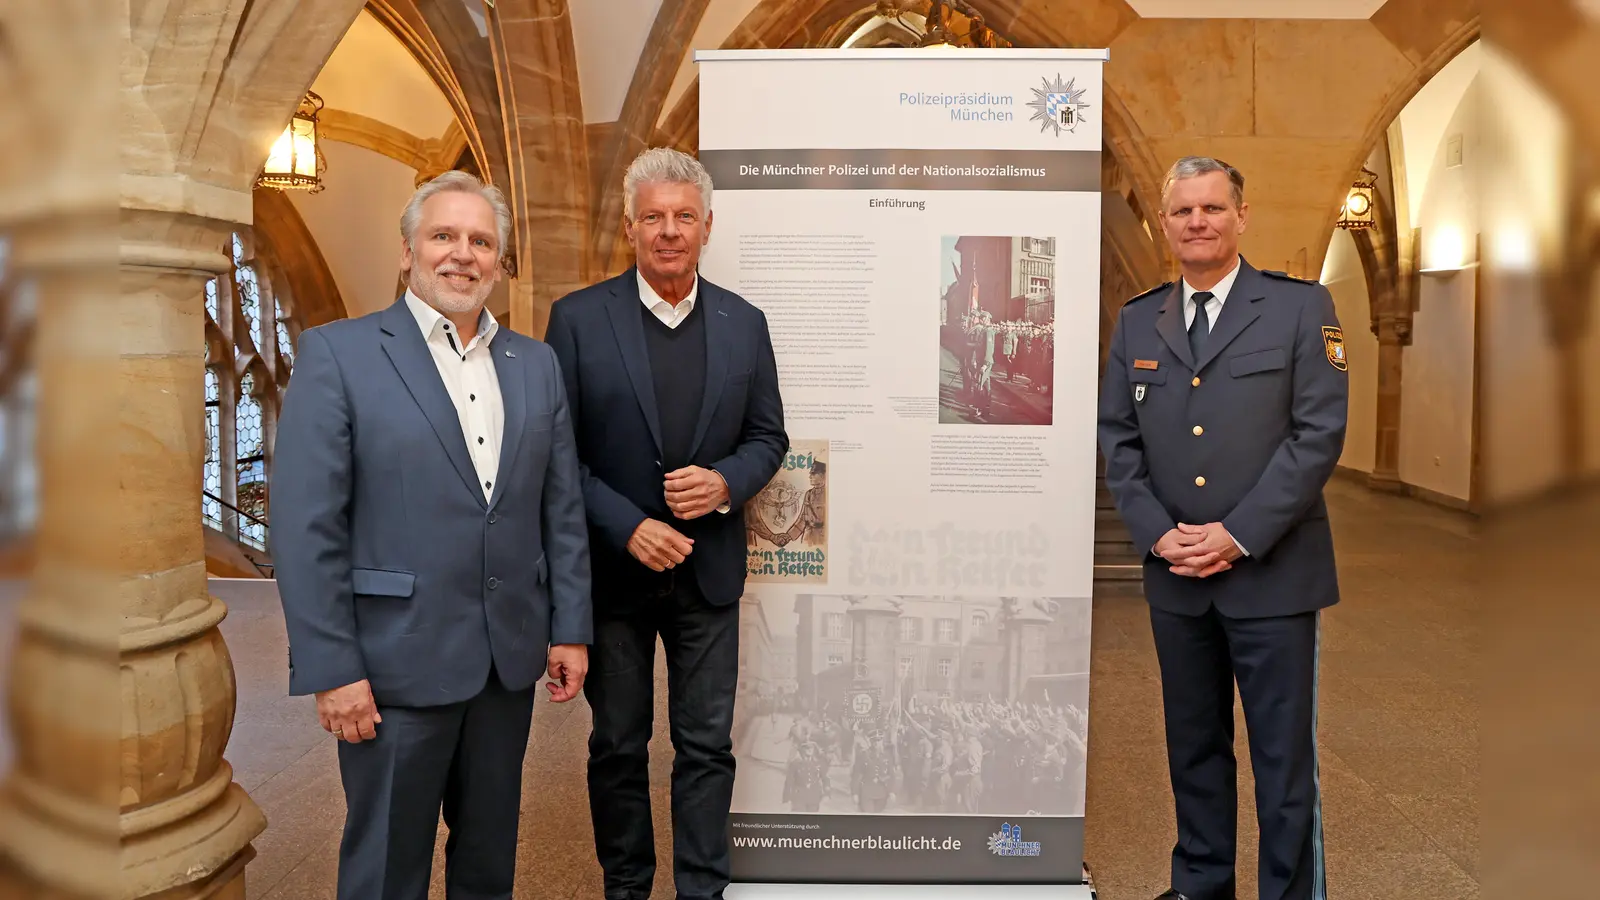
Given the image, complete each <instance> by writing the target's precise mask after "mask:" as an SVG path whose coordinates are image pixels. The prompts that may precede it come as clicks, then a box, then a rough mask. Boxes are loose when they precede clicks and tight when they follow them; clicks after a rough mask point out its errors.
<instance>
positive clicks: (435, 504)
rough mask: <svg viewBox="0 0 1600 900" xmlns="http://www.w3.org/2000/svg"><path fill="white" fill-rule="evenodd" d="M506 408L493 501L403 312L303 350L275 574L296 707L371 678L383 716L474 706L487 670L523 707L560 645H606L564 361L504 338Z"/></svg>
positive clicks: (293, 394) (350, 325) (367, 319)
mask: <svg viewBox="0 0 1600 900" xmlns="http://www.w3.org/2000/svg"><path fill="white" fill-rule="evenodd" d="M489 352H490V353H491V354H492V355H493V357H494V367H495V373H496V375H497V377H498V379H499V381H500V394H501V398H502V401H503V403H504V406H505V426H504V431H503V437H502V440H501V450H500V471H499V475H498V476H497V477H496V478H495V481H494V491H493V494H492V496H491V497H490V498H489V500H488V501H487V502H485V500H484V497H483V487H482V485H481V484H480V483H479V482H478V477H477V473H476V471H475V470H474V469H473V466H472V459H471V456H470V455H469V454H468V451H467V443H466V438H465V437H463V435H462V433H461V424H460V419H459V417H458V416H457V414H456V409H455V406H454V404H452V403H451V401H450V395H449V394H448V393H447V392H446V391H445V387H444V381H443V380H442V379H440V377H439V370H438V367H437V366H436V365H435V363H434V361H433V357H432V355H431V354H430V353H429V352H428V347H427V343H426V341H425V340H424V338H423V336H422V331H421V329H419V328H418V327H417V321H416V319H415V318H414V317H413V316H412V315H411V311H410V310H409V309H408V308H407V307H406V304H405V298H404V297H402V298H401V299H400V300H399V301H397V302H396V303H395V304H394V305H393V306H390V307H389V308H388V309H385V310H382V311H380V312H376V313H372V314H370V315H366V316H362V317H360V318H358V319H345V320H341V321H337V322H330V323H329V324H327V325H323V326H320V327H317V328H312V329H308V330H306V331H305V332H303V333H302V334H301V335H300V346H299V353H298V355H297V356H296V358H295V366H294V375H293V377H291V378H290V379H289V388H288V391H287V393H286V394H285V395H284V400H283V411H282V413H281V414H280V415H279V418H278V438H277V443H276V445H275V448H274V459H273V471H272V532H271V534H272V538H271V541H272V557H273V562H274V563H275V565H276V574H277V578H278V593H279V595H280V597H281V598H282V602H283V612H284V619H285V620H286V622H287V625H288V632H289V692H290V693H291V694H309V693H314V692H316V691H322V690H327V689H330V688H335V687H340V686H342V685H346V684H350V683H353V682H356V681H359V680H361V679H363V678H365V679H368V680H369V681H370V682H371V684H372V693H373V696H374V698H375V699H376V700H377V701H378V703H379V704H388V705H395V706H434V705H440V704H446V703H454V702H458V701H463V700H468V699H471V698H472V697H473V696H475V695H476V694H477V693H478V692H479V691H481V690H482V689H483V687H484V685H485V684H486V683H487V681H488V676H489V671H490V665H491V663H492V664H493V666H494V670H495V671H496V672H497V673H498V675H499V677H500V679H501V681H502V682H503V683H504V684H505V686H506V687H508V688H510V689H512V690H520V689H522V688H525V687H528V686H529V685H531V684H533V683H534V682H535V681H537V680H538V679H539V677H540V675H542V674H543V673H544V671H545V669H546V666H547V658H548V651H549V647H550V645H551V644H587V643H590V641H591V640H592V635H593V627H594V625H593V610H592V608H591V605H590V597H589V552H588V535H587V532H586V529H585V528H584V524H583V523H584V514H583V495H582V491H581V487H580V485H579V482H578V457H577V451H576V448H575V446H574V442H573V437H572V420H571V417H570V414H569V411H568V408H567V402H566V396H565V395H566V389H565V385H564V384H563V382H562V380H561V378H560V375H559V373H558V371H557V366H556V358H555V354H553V353H551V352H550V348H549V347H548V346H546V345H545V344H543V343H540V342H539V341H536V340H534V339H532V338H529V337H527V336H525V335H521V334H517V333H515V332H513V331H511V330H510V329H508V328H502V329H500V330H499V331H498V332H497V333H496V334H495V336H494V340H493V341H491V342H490V344H489Z"/></svg>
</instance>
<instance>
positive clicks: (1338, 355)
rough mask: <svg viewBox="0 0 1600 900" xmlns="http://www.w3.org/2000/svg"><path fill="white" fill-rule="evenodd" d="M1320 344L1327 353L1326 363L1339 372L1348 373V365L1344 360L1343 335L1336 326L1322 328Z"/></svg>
mask: <svg viewBox="0 0 1600 900" xmlns="http://www.w3.org/2000/svg"><path fill="white" fill-rule="evenodd" d="M1322 344H1323V347H1324V348H1326V349H1327V351H1328V362H1329V363H1330V364H1331V365H1332V366H1333V367H1334V368H1335V369H1338V370H1339V371H1341V372H1345V371H1349V368H1350V366H1349V363H1348V362H1346V361H1345V358H1344V333H1343V332H1341V331H1340V330H1339V329H1338V328H1337V327H1336V326H1333V325H1324V326H1322Z"/></svg>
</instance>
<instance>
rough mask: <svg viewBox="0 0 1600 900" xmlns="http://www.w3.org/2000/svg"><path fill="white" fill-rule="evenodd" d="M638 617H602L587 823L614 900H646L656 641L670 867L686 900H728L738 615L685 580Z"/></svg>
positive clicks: (593, 661) (592, 659) (592, 702)
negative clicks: (662, 652)
mask: <svg viewBox="0 0 1600 900" xmlns="http://www.w3.org/2000/svg"><path fill="white" fill-rule="evenodd" d="M662 585H663V586H662V588H661V589H660V590H659V591H657V592H656V593H654V595H652V596H648V597H646V598H644V600H645V602H644V603H633V604H629V605H628V607H629V610H630V611H629V612H628V613H626V614H622V615H608V614H607V613H606V612H605V611H604V610H601V611H597V612H596V614H595V631H594V644H593V646H592V648H591V650H590V653H589V675H588V678H587V680H586V681H585V682H584V693H585V694H586V695H587V696H588V699H589V706H590V707H591V709H592V710H593V714H594V726H593V731H592V732H591V733H590V735H589V813H590V816H591V817H592V819H593V821H594V843H595V855H596V856H597V857H599V860H600V867H601V869H603V870H604V871H605V896H606V900H645V898H647V897H649V896H650V888H651V885H652V884H653V883H654V881H655V873H656V852H655V847H656V844H655V833H654V829H653V828H652V826H651V819H650V770H649V766H650V735H651V726H652V722H653V720H654V717H655V690H654V689H655V677H654V676H655V650H656V635H657V634H659V635H660V636H661V643H662V645H663V646H665V648H666V651H667V714H668V720H669V723H670V728H671V732H672V749H673V750H674V751H675V752H676V754H677V756H676V758H675V759H674V760H673V763H672V835H673V840H672V862H673V875H674V881H675V882H676V885H677V893H678V897H679V898H681V900H720V898H721V897H722V892H723V889H724V888H725V887H727V884H728V877H729V871H728V807H729V806H730V805H731V804H732V802H733V736H732V731H733V699H734V689H735V684H736V682H737V680H738V677H739V604H737V603H734V604H731V605H729V606H725V607H714V606H711V605H710V604H708V603H707V602H706V600H705V598H704V597H703V596H701V594H700V591H699V589H698V588H697V587H695V586H694V584H693V577H692V576H690V575H689V574H688V573H681V574H679V575H677V576H675V577H669V578H666V579H663V581H662Z"/></svg>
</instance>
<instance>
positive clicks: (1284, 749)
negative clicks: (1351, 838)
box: [1099, 157, 1350, 900]
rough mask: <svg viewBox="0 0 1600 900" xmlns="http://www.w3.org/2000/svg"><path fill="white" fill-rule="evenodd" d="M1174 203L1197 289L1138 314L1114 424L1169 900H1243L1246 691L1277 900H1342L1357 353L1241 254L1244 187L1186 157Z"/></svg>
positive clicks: (1267, 883)
mask: <svg viewBox="0 0 1600 900" xmlns="http://www.w3.org/2000/svg"><path fill="white" fill-rule="evenodd" d="M1161 203H1162V210H1161V216H1160V218H1161V224H1162V228H1163V230H1164V231H1165V232H1166V237H1167V241H1168V244H1169V245H1170V246H1171V247H1172V252H1173V256H1175V257H1176V258H1177V260H1178V262H1179V267H1180V268H1181V270H1182V273H1183V278H1182V280H1181V281H1180V282H1178V283H1176V284H1172V283H1169V284H1164V285H1162V286H1160V287H1158V288H1156V289H1154V290H1151V291H1147V292H1146V293H1144V294H1141V295H1139V296H1137V297H1134V298H1133V299H1131V300H1129V301H1128V302H1127V304H1126V305H1124V306H1123V308H1122V311H1121V313H1120V314H1119V315H1118V317H1117V325H1116V329H1115V330H1114V332H1113V333H1112V337H1111V348H1110V350H1111V352H1110V354H1109V358H1108V360H1107V362H1106V370H1105V380H1104V381H1103V383H1102V385H1101V395H1100V417H1099V418H1100V421H1099V431H1100V446H1101V450H1102V452H1103V453H1104V455H1105V460H1106V486H1107V487H1108V488H1109V489H1110V491H1111V495H1112V497H1113V498H1114V499H1115V500H1116V504H1117V509H1118V510H1119V511H1120V512H1121V514H1122V518H1123V520H1124V521H1125V522H1126V523H1127V525H1128V530H1129V531H1130V532H1131V533H1132V534H1133V539H1134V542H1135V543H1136V544H1137V545H1138V546H1139V549H1140V550H1141V551H1143V553H1144V588H1145V597H1146V599H1147V600H1148V601H1149V603H1150V624H1151V631H1152V634H1153V637H1154V639H1155V647H1156V657H1157V660H1158V661H1159V662H1160V666H1161V691H1162V703H1163V711H1164V714H1165V718H1166V732H1167V757H1168V768H1169V772H1170V775H1171V779H1172V790H1173V795H1174V801H1175V806H1176V810H1177V825H1178V842H1177V844H1176V845H1175V846H1174V847H1173V850H1172V881H1171V885H1172V886H1171V888H1170V889H1169V890H1168V891H1167V892H1166V893H1163V894H1162V895H1161V898H1158V900H1162V898H1165V900H1233V898H1234V896H1235V881H1236V878H1235V873H1234V857H1235V843H1236V834H1237V827H1236V826H1237V818H1238V801H1237V797H1236V796H1235V795H1236V785H1237V766H1236V763H1235V761H1234V755H1233V745H1234V743H1233V742H1234V732H1233V729H1234V717H1233V697H1234V684H1235V682H1237V684H1238V689H1239V696H1240V699H1241V701H1242V703H1243V705H1244V715H1245V719H1246V721H1247V723H1248V724H1249V732H1250V756H1251V761H1252V763H1253V768H1254V772H1255V783H1256V814H1257V817H1258V820H1259V827H1260V841H1259V846H1260V878H1259V893H1260V897H1261V900H1326V897H1327V884H1326V872H1325V870H1324V867H1323V847H1322V802H1321V795H1320V791H1319V784H1318V777H1317V747H1316V721H1317V655H1318V648H1319V646H1320V642H1319V635H1320V622H1321V619H1320V610H1322V609H1325V608H1327V607H1330V606H1332V605H1334V604H1335V603H1337V602H1338V601H1339V584H1338V572H1337V569H1336V566H1335V561H1334V553H1333V531H1332V529H1331V528H1330V527H1329V525H1328V507H1327V505H1326V503H1325V502H1324V501H1323V497H1322V489H1323V486H1324V485H1326V484H1327V482H1328V478H1329V477H1330V476H1331V475H1332V474H1333V470H1334V466H1335V465H1336V464H1337V463H1338V461H1339V454H1340V452H1341V451H1342V450H1343V448H1344V434H1345V417H1346V407H1347V404H1348V399H1349V389H1350V385H1349V381H1348V376H1347V364H1346V361H1345V356H1344V336H1343V333H1342V332H1341V331H1340V327H1339V319H1338V317H1337V315H1335V312H1334V305H1333V298H1332V296H1331V295H1330V294H1329V293H1328V289H1327V288H1325V287H1323V286H1322V285H1320V284H1318V283H1316V282H1312V281H1305V280H1303V279H1299V278H1293V277H1290V276H1288V275H1285V274H1284V273H1282V272H1271V271H1260V270H1257V269H1255V268H1254V267H1252V266H1251V265H1250V264H1249V263H1247V262H1245V261H1244V258H1243V257H1241V256H1240V255H1239V235H1240V234H1242V233H1243V232H1244V230H1245V227H1246V224H1247V222H1248V217H1249V204H1247V203H1245V201H1244V176H1243V175H1241V174H1240V173H1239V171H1238V170H1237V169H1234V168H1233V167H1232V166H1229V165H1227V164H1226V163H1223V162H1221V161H1219V160H1215V159H1211V158H1208V157H1186V158H1184V159H1181V160H1179V161H1178V162H1177V164H1175V165H1174V166H1173V167H1172V169H1171V171H1170V172H1169V173H1168V175H1167V178H1166V181H1165V183H1164V185H1163V187H1162V197H1161Z"/></svg>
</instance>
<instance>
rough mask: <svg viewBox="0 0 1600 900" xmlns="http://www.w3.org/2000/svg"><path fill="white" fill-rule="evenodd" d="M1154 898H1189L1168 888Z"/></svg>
mask: <svg viewBox="0 0 1600 900" xmlns="http://www.w3.org/2000/svg"><path fill="white" fill-rule="evenodd" d="M1156 900H1189V898H1188V897H1186V896H1184V895H1183V894H1180V893H1178V892H1177V891H1175V890H1172V889H1171V888H1168V889H1167V892H1166V893H1164V894H1162V895H1160V896H1159V897H1157V898H1156Z"/></svg>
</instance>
